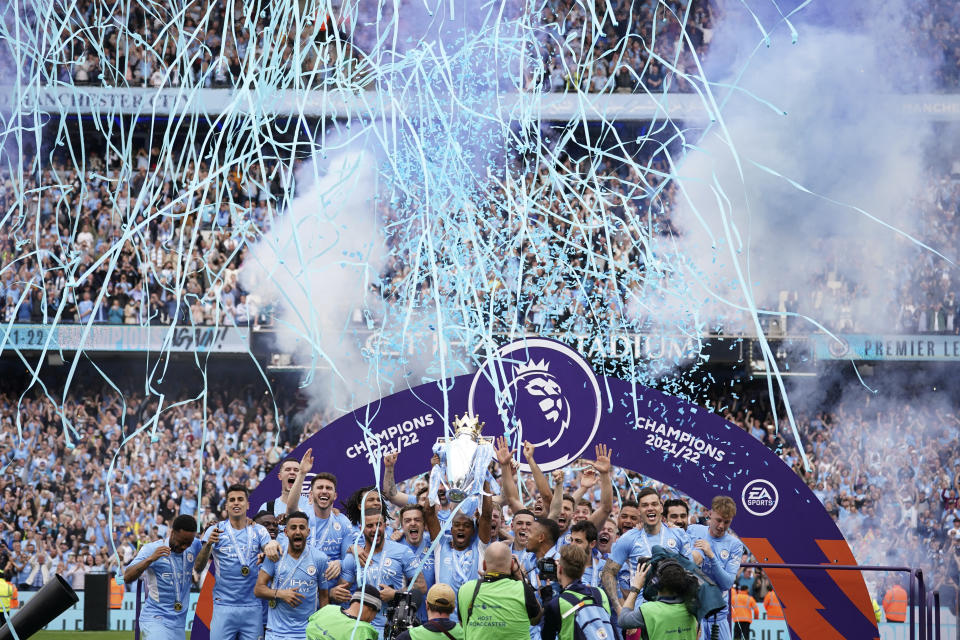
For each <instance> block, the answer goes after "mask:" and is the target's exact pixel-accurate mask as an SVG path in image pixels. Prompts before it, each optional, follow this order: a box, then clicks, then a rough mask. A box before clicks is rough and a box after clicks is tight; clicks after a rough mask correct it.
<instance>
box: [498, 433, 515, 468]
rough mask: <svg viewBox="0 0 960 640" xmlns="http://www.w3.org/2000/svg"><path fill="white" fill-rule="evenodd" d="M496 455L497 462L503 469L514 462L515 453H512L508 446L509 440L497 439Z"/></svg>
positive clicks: (502, 437)
mask: <svg viewBox="0 0 960 640" xmlns="http://www.w3.org/2000/svg"><path fill="white" fill-rule="evenodd" d="M496 453H497V462H499V463H500V466H501V467H506V466H507V465H509V464H511V463H512V462H513V452H512V451H510V446H509V445H508V444H507V439H506V438H505V437H504V436H500V437H499V438H497V449H496Z"/></svg>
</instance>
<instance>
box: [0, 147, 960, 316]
mask: <svg viewBox="0 0 960 640" xmlns="http://www.w3.org/2000/svg"><path fill="white" fill-rule="evenodd" d="M159 157H160V150H159V148H158V147H156V146H154V147H152V148H149V147H141V148H139V150H138V151H137V152H136V155H135V158H134V159H133V160H132V163H131V164H132V166H131V172H132V173H133V175H132V177H131V180H130V184H129V186H124V187H121V188H119V189H117V188H116V187H115V186H114V183H113V182H112V181H113V180H117V179H118V178H119V176H120V173H121V169H120V166H119V164H118V162H117V160H116V159H114V160H112V161H110V162H105V160H104V158H103V156H102V155H100V154H99V153H98V152H96V151H90V152H89V153H88V156H87V158H86V163H85V165H86V173H85V174H81V172H80V171H78V170H77V169H76V168H72V167H71V165H70V164H69V163H67V162H66V159H65V158H64V157H63V156H54V160H53V162H52V164H51V166H50V167H49V168H47V169H44V170H43V171H41V172H40V173H39V175H31V174H30V173H24V175H23V181H22V182H17V183H15V182H14V180H15V178H14V177H13V176H11V175H10V174H9V173H7V172H0V207H3V209H4V210H5V211H10V212H12V214H13V216H12V218H11V223H10V224H6V225H4V226H3V229H2V230H0V265H2V269H0V319H2V320H3V321H5V322H10V321H14V322H18V323H49V322H50V321H51V320H52V319H53V318H55V317H56V318H59V322H64V323H73V322H80V323H84V322H87V321H88V320H90V319H92V321H93V322H94V323H106V324H127V325H147V324H169V323H171V322H177V323H178V324H191V323H192V324H194V325H198V326H199V325H213V324H219V325H226V326H247V325H263V324H270V323H271V322H272V316H273V313H274V310H273V308H272V307H271V301H269V300H265V299H261V298H260V297H258V296H257V295H255V294H254V295H252V294H251V293H250V292H248V291H246V290H245V289H244V288H243V286H242V284H241V282H240V280H239V275H240V272H241V270H242V268H243V264H244V259H245V258H246V255H247V251H248V247H247V242H250V241H253V240H256V239H257V238H258V237H260V236H261V235H263V234H265V233H267V232H268V231H269V230H270V228H271V226H272V223H273V216H274V215H276V213H275V212H276V211H278V210H279V209H280V208H282V207H284V206H286V201H285V200H284V198H285V197H287V198H288V197H289V195H290V193H291V192H295V190H296V187H295V180H296V178H294V177H293V176H294V175H295V174H296V173H297V172H298V171H300V169H301V168H302V167H303V163H302V162H300V161H298V162H297V163H295V164H294V166H293V168H292V169H290V170H284V166H283V165H282V164H281V163H278V162H267V163H265V164H264V165H263V166H261V165H259V164H253V165H251V166H250V167H248V168H246V170H244V171H241V170H240V168H239V167H232V168H231V169H232V170H230V171H229V172H228V173H227V174H226V176H225V177H224V178H222V179H214V178H210V179H209V180H210V182H209V183H208V184H204V183H203V182H202V181H204V180H207V179H208V178H207V177H208V174H209V171H210V168H209V167H208V166H207V165H206V163H204V162H200V163H198V164H197V166H194V165H193V164H191V165H190V166H186V167H184V169H183V170H182V171H177V172H172V171H170V172H168V171H164V170H162V168H160V169H158V161H159ZM32 162H33V159H32V158H29V157H28V158H26V159H25V165H26V166H30V165H31V163H32ZM516 162H517V163H518V165H517V168H518V170H519V169H520V165H519V162H520V161H519V160H517V161H516ZM638 167H643V170H638ZM195 170H196V173H195ZM664 173H669V171H668V167H667V164H666V162H665V161H663V160H659V159H657V158H654V159H652V160H651V161H650V162H649V164H646V165H644V163H643V162H641V161H640V160H636V159H635V161H634V162H633V163H631V164H620V165H616V164H615V163H614V162H613V161H612V160H610V159H606V160H604V161H603V163H602V164H601V165H600V166H598V167H597V171H596V173H595V176H591V168H590V167H581V166H579V165H576V164H575V163H574V162H573V161H572V160H571V157H570V156H561V158H560V162H559V163H558V166H557V168H556V171H555V172H551V171H550V170H548V169H547V168H545V167H541V168H540V170H539V171H538V172H535V173H534V172H531V173H529V174H527V175H526V177H525V179H524V180H525V182H524V186H523V188H524V189H525V190H526V192H527V193H528V194H529V195H530V198H531V201H535V202H537V203H538V205H537V207H536V208H535V209H533V210H531V211H530V212H529V214H528V216H527V217H526V218H523V217H521V216H518V215H516V214H515V213H511V212H510V210H509V205H508V203H509V202H510V196H509V194H508V193H507V192H506V190H505V189H504V188H503V187H501V186H497V187H496V188H494V189H493V190H491V192H490V193H489V194H487V195H486V198H487V199H486V203H487V206H488V207H489V210H490V212H491V214H494V215H497V216H500V217H501V218H502V219H503V224H502V225H500V226H499V227H498V228H497V229H495V230H493V231H491V232H490V233H491V238H492V240H494V241H496V242H495V244H496V245H497V246H507V247H512V248H511V249H510V254H511V255H508V256H507V261H506V270H505V272H504V273H503V274H498V273H496V272H491V273H490V274H489V279H490V280H491V281H494V280H498V281H499V282H501V284H503V285H504V286H499V287H490V288H489V290H487V291H479V294H480V295H482V296H485V295H491V296H494V301H493V302H494V303H495V307H494V308H495V309H496V310H497V312H498V313H497V315H498V316H502V317H503V318H504V321H505V322H507V323H508V324H509V322H510V317H509V316H510V314H505V313H503V311H504V310H505V309H510V308H515V309H516V317H517V319H518V321H519V322H521V323H522V324H524V325H525V326H526V327H527V328H528V329H529V330H532V331H536V332H541V333H549V332H552V331H563V330H572V331H576V332H580V333H582V332H583V331H584V330H585V328H586V327H585V325H584V323H585V322H587V321H588V320H589V319H591V318H592V319H593V321H595V322H597V323H600V324H602V323H604V322H605V321H607V320H609V321H610V322H613V323H615V324H617V323H624V322H626V323H631V322H632V323H633V324H634V329H643V320H642V319H641V318H639V317H638V316H633V315H631V313H632V310H631V309H630V300H631V299H635V298H636V297H638V296H640V295H642V289H643V283H644V279H645V276H644V260H645V249H644V247H645V238H646V237H654V238H656V237H670V236H672V235H676V234H678V233H682V232H678V231H677V229H676V227H675V225H674V222H673V215H674V214H673V208H674V206H675V204H674V203H675V201H676V199H677V187H676V184H675V183H674V182H672V181H666V182H664V180H663V178H662V177H660V176H662V175H663V174H664ZM187 176H195V177H197V178H199V181H192V180H190V179H188V178H187ZM197 184H201V185H203V186H202V187H197V186H195V185H197ZM191 185H193V186H191ZM587 185H589V187H587ZM28 192H34V193H36V192H39V193H40V194H41V195H40V196H39V197H36V198H33V197H31V198H29V199H26V200H25V201H24V202H23V203H22V205H21V203H20V202H19V197H18V195H17V194H20V193H28ZM144 192H149V193H151V194H152V196H151V197H152V201H150V202H148V203H144V202H137V201H136V199H133V200H132V199H131V195H130V194H132V193H144ZM74 194H80V195H74ZM573 194H576V196H575V197H571V196H572V195H573ZM599 198H603V200H604V202H605V203H606V204H605V205H604V207H603V209H604V211H605V213H606V215H607V219H606V225H600V224H596V222H598V220H597V219H596V215H597V201H598V199H599ZM379 207H380V209H379V215H380V216H381V218H382V220H383V221H384V222H385V224H389V223H397V222H401V221H400V218H399V217H398V216H399V213H398V211H399V208H394V207H392V206H390V205H389V204H388V202H387V201H386V199H382V200H381V201H380V202H379ZM958 208H960V179H957V177H956V176H953V175H950V174H942V175H933V176H931V177H930V179H929V180H928V182H927V185H926V187H925V188H924V189H923V190H922V192H921V193H920V194H918V196H917V198H916V199H915V210H916V211H917V212H918V213H919V215H918V216H917V220H918V221H919V223H918V229H917V230H916V232H915V233H916V237H917V239H918V240H920V241H921V242H923V243H925V244H928V245H929V246H931V247H933V248H934V249H937V250H939V251H942V252H943V253H944V254H945V255H950V253H951V251H952V248H953V247H956V246H960V223H958V220H960V216H958ZM131 210H133V211H139V212H140V213H137V214H135V215H133V216H132V218H133V225H130V224H129V222H128V221H127V220H126V218H128V217H129V216H131V214H130V213H128V212H130V211H131ZM567 212H572V215H568V213H567ZM129 226H133V227H135V228H134V229H129V228H128V227H129ZM391 226H392V227H393V228H394V229H406V230H407V231H406V232H407V233H411V234H419V228H418V227H416V226H415V225H413V226H410V225H405V224H403V223H401V224H393V225H391ZM194 227H196V229H194ZM521 230H522V231H523V233H521ZM194 231H196V233H194ZM555 234H557V235H559V236H560V237H565V238H569V239H570V240H571V242H568V243H547V246H546V248H543V247H541V246H540V244H541V243H540V242H538V240H537V239H538V238H547V237H550V236H554V235H555ZM524 237H526V239H524ZM412 240H413V238H411V237H407V238H404V237H403V236H402V235H400V234H398V233H397V232H393V233H391V234H390V235H389V236H388V237H387V241H388V246H389V249H390V253H389V257H388V259H387V261H386V264H385V266H384V268H383V271H382V282H381V283H380V287H381V288H380V290H379V293H380V294H381V295H383V296H384V297H385V298H386V299H388V300H389V299H397V298H398V296H399V295H401V292H402V291H404V290H405V287H408V285H409V276H410V274H411V271H413V270H414V267H415V265H413V264H412V263H411V261H410V259H409V256H407V255H405V253H404V252H403V247H404V246H415V245H416V243H415V242H413V241H412ZM836 242H839V243H840V244H839V245H836V246H834V245H831V246H829V247H828V246H824V247H823V251H822V252H821V253H822V255H824V256H825V257H826V259H825V260H823V261H821V263H820V264H819V265H818V268H817V269H816V270H815V271H813V272H812V274H811V276H810V277H809V281H808V282H807V283H806V286H804V287H802V288H796V289H792V290H784V291H782V292H780V294H779V297H774V298H772V299H769V300H767V301H766V302H767V304H766V305H765V308H767V309H771V310H774V311H781V312H790V313H799V314H804V315H807V316H809V317H811V318H814V319H816V320H818V321H822V322H825V323H826V324H827V326H829V328H830V329H831V330H833V331H837V332H851V333H852V332H885V333H902V334H913V333H946V334H957V333H958V332H960V304H958V291H957V283H955V282H953V279H952V278H953V276H952V274H951V271H950V270H949V269H946V268H944V265H943V262H942V260H940V259H938V258H937V257H936V256H935V255H933V254H932V253H930V252H929V251H926V250H924V249H921V248H919V247H915V246H906V245H907V243H901V246H902V251H899V252H898V254H897V255H898V256H899V257H898V258H897V259H895V260H890V261H889V264H887V266H886V267H885V269H886V272H885V274H884V276H883V278H880V279H879V280H880V281H883V282H888V281H889V282H895V283H896V286H895V287H894V288H895V295H894V296H886V295H885V296H884V299H885V300H886V301H887V302H886V304H887V308H886V309H884V310H883V312H882V313H877V310H876V309H875V308H873V307H874V305H875V303H876V300H877V296H876V295H875V294H876V292H872V291H871V290H870V287H871V286H873V282H874V281H873V279H871V280H870V281H869V282H865V281H864V279H863V278H862V275H860V274H858V273H857V272H856V271H854V272H848V271H847V270H848V269H850V268H851V267H852V268H854V269H857V268H859V267H858V266H857V265H858V264H859V261H858V260H856V259H853V257H852V254H851V252H856V251H863V252H869V251H872V247H870V246H857V245H851V244H850V243H849V242H848V241H847V240H845V239H841V240H837V241H836ZM178 255H179V256H184V257H182V258H180V259H178V258H177V256H178ZM188 255H189V259H187V258H186V256H188ZM841 255H842V256H843V259H842V260H840V259H838V256H841ZM108 257H109V258H112V259H113V260H116V263H115V264H111V260H108V259H105V258H108ZM864 259H865V258H864ZM498 264H499V263H498ZM549 265H571V266H572V268H571V269H569V270H565V269H564V268H560V269H557V268H547V267H548V266H549ZM583 265H593V266H595V269H591V270H589V272H588V273H587V275H586V276H585V277H584V276H583V274H582V273H580V271H582V269H580V266H583ZM609 265H612V266H613V268H614V269H615V271H616V273H617V274H618V277H617V278H615V279H611V278H609V277H606V275H605V274H606V273H607V272H608V266H609ZM521 269H522V272H523V274H524V277H523V278H522V284H521V287H520V289H519V290H515V289H516V288H515V287H514V286H513V285H512V284H511V283H512V282H513V281H514V280H516V278H515V277H514V276H516V274H517V271H518V270H521ZM591 273H592V274H593V275H590V274H591ZM79 274H85V277H84V278H83V279H81V281H80V286H79V287H77V288H75V289H74V288H70V287H66V286H65V285H66V283H67V282H68V280H70V279H71V278H77V277H78V276H79ZM511 274H512V275H511ZM78 279H79V278H78ZM614 282H616V285H614V284H613V283H614ZM443 285H444V283H443V282H441V286H443ZM101 293H102V295H101ZM558 300H561V301H564V303H563V304H559V303H557V301H558ZM482 302H483V305H482V306H486V305H487V304H488V301H487V300H483V301H482ZM557 309H563V312H562V313H561V314H560V315H557V313H556V312H555V311H554V310H557ZM604 314H609V315H610V318H609V319H608V318H605V317H604ZM631 318H632V320H631ZM773 318H775V319H776V320H777V321H778V322H781V323H782V326H783V327H784V328H785V329H786V330H787V331H788V332H789V333H792V334H796V333H803V332H810V331H813V330H814V329H815V327H814V326H813V325H812V324H811V323H808V322H805V321H803V320H799V319H797V318H794V317H790V316H786V315H785V316H773ZM765 321H766V322H770V320H765Z"/></svg>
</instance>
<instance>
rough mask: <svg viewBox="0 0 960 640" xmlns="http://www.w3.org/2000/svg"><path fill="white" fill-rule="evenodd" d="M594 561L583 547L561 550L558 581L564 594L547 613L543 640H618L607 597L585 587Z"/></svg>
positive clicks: (549, 607) (546, 607) (568, 546)
mask: <svg viewBox="0 0 960 640" xmlns="http://www.w3.org/2000/svg"><path fill="white" fill-rule="evenodd" d="M589 561H590V556H588V555H587V552H586V550H584V548H583V547H581V546H579V545H576V544H568V545H567V546H565V547H563V548H561V549H560V561H559V562H557V581H558V582H559V583H560V586H561V587H562V589H563V591H562V592H561V593H560V595H559V596H557V597H556V598H554V599H553V600H551V601H550V602H548V603H547V604H546V605H545V607H544V612H543V631H542V634H541V637H542V639H543V640H556V638H558V637H559V638H560V640H616V639H617V638H618V637H619V633H618V632H617V630H616V629H615V628H614V626H613V623H612V622H611V620H610V602H609V601H608V600H607V594H605V593H604V592H603V591H602V590H600V589H598V588H597V587H591V586H589V585H586V584H584V583H583V581H582V580H581V578H582V577H583V572H584V569H585V568H586V566H587V563H588V562H589Z"/></svg>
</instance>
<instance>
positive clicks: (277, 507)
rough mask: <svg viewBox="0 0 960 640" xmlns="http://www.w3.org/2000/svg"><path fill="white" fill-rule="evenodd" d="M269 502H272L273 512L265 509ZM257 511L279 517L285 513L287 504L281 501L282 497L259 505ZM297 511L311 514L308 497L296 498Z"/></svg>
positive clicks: (311, 509) (311, 507) (311, 508)
mask: <svg viewBox="0 0 960 640" xmlns="http://www.w3.org/2000/svg"><path fill="white" fill-rule="evenodd" d="M271 502H273V510H270V509H268V508H267V507H269V506H270V503H271ZM257 511H267V512H269V513H272V514H273V515H275V516H277V517H279V516H282V515H284V514H285V513H286V512H287V503H286V502H284V501H283V498H282V497H281V498H277V499H276V500H268V501H267V502H264V503H263V504H262V505H260V508H259V509H257ZM297 511H303V512H304V513H306V514H310V513H313V505H312V504H311V503H310V496H305V495H303V494H300V497H299V498H297Z"/></svg>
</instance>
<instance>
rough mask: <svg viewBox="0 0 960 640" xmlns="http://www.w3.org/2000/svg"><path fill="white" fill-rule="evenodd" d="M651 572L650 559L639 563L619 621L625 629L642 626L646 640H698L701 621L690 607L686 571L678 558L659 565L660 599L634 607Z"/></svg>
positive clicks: (642, 632) (658, 597)
mask: <svg viewBox="0 0 960 640" xmlns="http://www.w3.org/2000/svg"><path fill="white" fill-rule="evenodd" d="M648 573H650V563H649V562H644V563H643V564H641V565H640V566H639V567H637V571H636V573H634V574H633V578H632V579H631V580H630V593H628V594H627V597H626V599H624V601H623V609H621V612H620V617H619V620H618V622H619V624H620V626H621V627H623V628H624V629H640V637H641V638H642V639H643V640H666V639H667V638H669V639H670V640H697V636H698V635H699V634H700V624H699V622H698V621H697V617H696V616H695V615H693V614H692V613H690V611H688V610H687V605H686V604H685V603H684V599H685V595H686V592H687V590H688V589H689V588H692V587H691V586H690V585H688V583H687V579H686V572H685V571H684V569H683V567H681V566H680V564H679V563H677V562H671V561H664V562H661V563H660V565H659V566H658V567H657V580H658V581H659V584H658V594H657V599H656V600H650V601H646V602H644V603H642V604H641V605H640V606H639V607H637V608H636V609H634V608H633V607H634V605H635V604H636V601H637V596H638V595H639V594H640V592H641V591H643V587H644V585H645V584H646V582H647V574H648Z"/></svg>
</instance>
